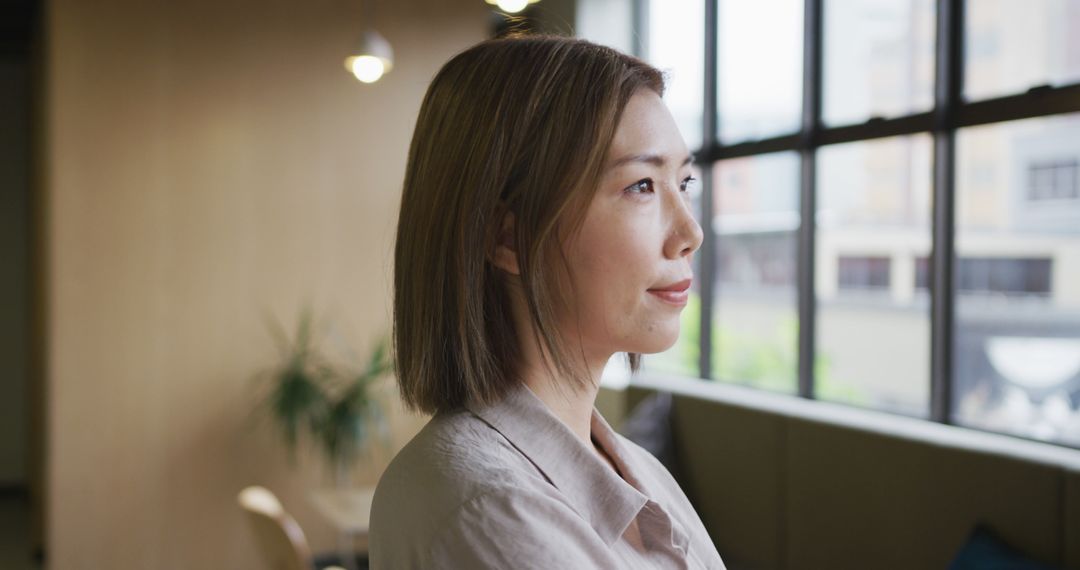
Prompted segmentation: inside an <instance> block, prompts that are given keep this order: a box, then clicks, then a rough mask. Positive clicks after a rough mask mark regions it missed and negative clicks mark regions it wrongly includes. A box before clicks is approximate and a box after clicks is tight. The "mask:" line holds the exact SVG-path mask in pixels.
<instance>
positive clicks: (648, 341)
mask: <svg viewBox="0 0 1080 570" xmlns="http://www.w3.org/2000/svg"><path fill="white" fill-rule="evenodd" d="M635 340H636V341H637V342H635V343H634V345H635V346H634V348H633V349H631V350H627V351H626V352H636V353H638V354H657V353H660V352H664V351H666V350H668V349H669V348H671V347H673V346H675V343H676V342H677V341H678V340H679V327H678V325H676V326H675V327H674V329H673V330H670V331H656V330H653V331H650V333H649V334H648V335H647V336H645V337H643V338H639V339H635Z"/></svg>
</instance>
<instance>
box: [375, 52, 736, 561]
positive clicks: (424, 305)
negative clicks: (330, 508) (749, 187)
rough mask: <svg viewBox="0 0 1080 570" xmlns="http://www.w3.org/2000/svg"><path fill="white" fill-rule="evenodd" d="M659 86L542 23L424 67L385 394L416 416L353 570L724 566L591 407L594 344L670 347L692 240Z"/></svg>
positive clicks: (666, 489) (635, 64)
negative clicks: (418, 421)
mask: <svg viewBox="0 0 1080 570" xmlns="http://www.w3.org/2000/svg"><path fill="white" fill-rule="evenodd" d="M663 89H664V83H663V78H662V76H661V74H660V73H659V72H658V71H657V70H656V69H654V68H652V67H650V66H649V65H647V64H645V63H644V62H642V61H640V60H638V59H636V58H633V57H629V56H626V55H623V54H621V53H618V52H616V51H614V50H611V49H609V48H605V47H601V46H597V45H594V44H591V43H588V42H585V41H582V40H577V39H570V38H558V37H535V36H534V37H519V38H509V39H498V40H490V41H486V42H483V43H481V44H479V45H476V46H474V47H472V48H470V49H468V50H466V51H465V52H463V53H461V54H459V55H457V56H456V57H454V58H453V59H452V60H450V61H449V62H448V63H447V64H446V65H445V66H444V67H443V68H442V70H441V71H440V72H439V73H438V74H437V75H436V77H435V79H434V80H433V82H432V84H431V86H430V87H429V89H428V92H427V95H426V97H425V99H424V102H423V105H422V107H421V110H420V115H419V118H418V119H417V124H416V130H415V132H414V134H413V139H412V146H411V148H410V151H409V159H408V166H407V168H406V175H405V185H404V193H403V196H402V204H401V214H400V218H399V222H398V235H397V246H396V251H395V276H394V289H395V298H394V328H395V331H394V339H395V345H396V358H397V365H398V368H397V371H398V375H399V387H400V390H401V395H402V398H403V399H404V401H405V403H406V404H407V405H408V406H410V407H411V408H413V409H415V410H418V411H422V412H426V413H432V414H434V417H433V418H432V419H431V421H430V422H429V423H428V424H427V425H426V426H425V427H424V429H423V430H422V431H421V432H420V433H419V434H418V435H417V436H416V437H415V438H414V439H413V440H412V441H411V442H410V443H409V444H408V445H407V446H405V448H404V449H402V451H401V452H400V453H399V454H398V455H397V457H395V458H394V460H393V462H392V463H391V465H390V466H389V467H388V469H387V471H386V473H385V474H384V475H383V477H382V479H381V481H380V482H379V486H378V489H377V491H376V495H375V502H374V504H373V507H372V518H371V536H370V554H371V556H370V560H371V565H372V567H373V568H470V569H472V568H558V569H581V568H723V562H721V560H720V556H719V554H717V552H716V549H715V547H714V546H713V544H712V542H711V540H710V539H709V536H708V534H707V533H706V531H705V528H704V526H703V525H702V523H701V520H700V519H699V517H698V516H697V514H696V513H695V512H694V510H693V508H692V507H691V506H690V503H689V502H688V501H687V499H686V496H685V495H684V494H683V492H682V491H681V490H680V489H679V487H678V485H677V484H676V483H675V481H674V480H673V479H672V478H671V476H670V474H669V473H668V472H667V471H666V470H665V469H664V467H662V466H661V465H660V463H659V462H658V461H656V460H655V459H654V458H653V457H652V456H650V455H649V454H648V453H647V452H645V451H644V450H642V449H641V448H639V447H637V446H636V445H634V444H633V443H631V442H629V441H628V440H626V439H624V438H623V437H621V436H620V435H618V434H616V433H615V432H614V431H612V429H611V428H610V427H609V426H608V424H607V422H605V421H604V419H603V418H602V417H601V416H600V415H599V414H598V413H597V412H596V411H595V409H594V407H593V404H594V401H595V399H596V393H597V391H598V389H599V378H600V374H601V371H602V370H603V368H604V365H605V364H606V363H607V361H608V359H609V358H610V357H611V356H612V355H613V354H615V353H617V352H626V353H627V354H628V355H629V358H630V362H631V366H633V367H636V366H637V364H638V360H639V358H640V357H639V355H640V354H641V353H654V352H659V351H662V350H665V349H667V348H668V347H670V346H672V344H674V342H675V340H676V338H677V336H678V332H679V314H680V312H681V311H682V309H683V307H684V306H685V304H686V300H687V294H688V288H689V286H690V280H691V277H692V273H691V257H692V255H693V253H694V251H695V250H697V248H698V247H699V246H700V245H701V240H702V234H701V228H700V227H699V226H698V224H697V222H696V221H695V220H694V217H693V213H692V211H691V208H690V202H689V199H688V197H687V189H688V187H690V185H691V184H693V182H694V179H693V177H692V176H691V170H690V155H689V153H688V152H687V148H686V144H685V143H684V142H683V139H682V137H681V135H680V134H679V132H678V129H677V128H676V126H675V123H674V121H673V119H672V118H671V114H670V113H669V111H668V110H667V108H666V107H665V106H664V104H663V102H662V101H661V99H660V96H661V95H662V93H663Z"/></svg>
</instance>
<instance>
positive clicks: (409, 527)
mask: <svg viewBox="0 0 1080 570" xmlns="http://www.w3.org/2000/svg"><path fill="white" fill-rule="evenodd" d="M592 437H593V440H594V441H595V443H596V444H597V445H598V446H599V447H600V448H601V449H603V451H604V452H605V453H606V454H607V455H608V456H609V457H610V458H611V460H612V461H613V462H614V463H615V466H616V467H617V468H618V470H619V473H621V474H622V477H620V476H619V473H616V472H615V471H613V470H612V469H611V466H610V465H608V464H607V463H605V462H604V460H603V459H601V458H600V457H599V456H598V455H597V453H596V452H595V451H594V450H593V449H590V448H589V447H588V446H587V445H586V444H585V443H584V442H582V441H581V440H580V439H579V438H578V437H576V436H575V435H574V434H573V432H571V431H570V429H569V428H568V427H566V425H565V424H563V423H562V421H560V420H559V419H558V418H556V417H555V416H554V415H553V414H552V413H551V412H550V411H549V410H548V408H547V406H546V405H545V404H544V403H543V402H542V401H541V400H540V399H539V398H537V397H536V396H535V395H534V394H533V393H532V391H531V390H529V388H528V387H526V386H525V385H520V386H518V387H517V388H515V389H514V390H512V391H511V392H510V394H509V395H508V396H507V397H506V398H504V399H503V400H502V401H501V402H499V403H498V404H495V405H493V406H490V407H476V406H467V407H466V408H465V409H461V410H457V411H453V412H448V413H443V414H437V415H436V416H435V417H433V418H432V420H431V421H430V422H429V423H428V424H427V425H426V426H425V427H424V429H423V430H421V431H420V433H419V434H417V436H416V437H415V438H413V440H412V441H410V442H409V444H408V445H406V446H405V448H404V449H402V450H401V452H400V453H398V455H397V457H395V458H394V460H393V461H392V462H391V463H390V466H389V467H388V468H387V470H386V473H384V474H383V476H382V479H381V480H380V481H379V485H378V488H377V489H376V491H375V499H374V503H373V504H372V510H371V534H370V537H369V538H370V541H369V549H370V564H371V568H372V569H375V570H381V569H397V568H467V569H483V568H500V569H502V568H553V569H589V568H603V569H609V568H610V569H615V568H618V569H622V568H628V569H629V568H688V569H689V568H714V569H722V568H724V563H723V561H721V559H720V555H719V554H718V553H717V551H716V547H715V546H714V545H713V543H712V540H710V538H709V535H708V534H707V533H706V531H705V527H704V525H702V523H701V519H700V518H699V517H698V515H697V513H696V512H694V509H693V507H692V506H691V505H690V502H689V501H688V500H687V499H686V495H685V494H684V493H683V492H682V490H681V489H680V488H679V486H678V484H677V483H675V480H674V479H672V477H671V475H670V474H669V473H668V471H667V469H665V468H664V467H663V465H661V464H660V462H659V461H657V460H656V459H655V458H654V457H653V456H652V455H650V454H649V453H648V452H646V451H645V450H643V449H642V448H640V447H638V446H637V445H636V444H634V443H633V442H631V441H629V440H627V439H626V438H624V437H623V436H621V435H619V434H617V433H615V431H613V430H612V429H611V427H610V426H608V424H607V422H606V421H604V418H603V417H601V416H600V414H599V413H598V412H597V411H596V410H595V409H594V410H593V414H592ZM632 523H636V524H632Z"/></svg>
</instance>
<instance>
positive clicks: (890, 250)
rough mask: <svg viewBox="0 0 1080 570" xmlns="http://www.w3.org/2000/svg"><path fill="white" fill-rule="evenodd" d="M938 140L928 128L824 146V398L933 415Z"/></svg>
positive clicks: (820, 289)
mask: <svg viewBox="0 0 1080 570" xmlns="http://www.w3.org/2000/svg"><path fill="white" fill-rule="evenodd" d="M931 146H932V145H931V140H930V136H929V135H925V134H922V135H914V136H909V137H898V138H890V139H881V140H875V141H869V142H857V143H849V144H842V145H833V146H826V147H823V148H822V149H821V150H820V151H819V152H818V163H817V169H818V170H817V191H818V204H817V208H818V209H817V221H818V229H817V240H816V248H817V251H816V256H817V259H816V264H817V265H816V267H815V273H816V275H815V279H816V281H817V282H816V287H817V354H816V355H815V359H814V366H815V370H814V372H815V392H816V393H815V396H816V397H817V398H819V399H822V400H832V401H838V402H845V403H849V404H855V405H858V406H863V407H867V408H876V409H882V410H888V411H893V412H898V413H902V414H907V415H912V416H918V417H926V416H927V415H928V412H929V393H930V306H929V299H928V295H927V293H926V290H925V289H922V290H920V289H919V288H918V287H917V284H918V282H919V278H920V277H919V276H920V273H925V271H926V270H925V267H926V262H925V261H923V262H922V263H921V264H920V259H925V258H926V257H927V256H928V255H929V252H930V212H931V203H930V202H931V200H930V187H931V186H930V179H931ZM920 265H922V267H923V270H922V272H920Z"/></svg>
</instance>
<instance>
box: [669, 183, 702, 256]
mask: <svg viewBox="0 0 1080 570" xmlns="http://www.w3.org/2000/svg"><path fill="white" fill-rule="evenodd" d="M670 203H671V206H672V207H671V208H670V212H671V222H670V228H671V229H670V231H669V232H668V237H667V240H666V241H665V244H664V255H665V256H667V257H669V258H671V259H677V258H680V257H687V256H689V255H691V254H693V253H694V252H695V251H697V250H698V248H699V247H701V242H702V240H703V239H704V238H705V234H704V233H702V231H701V225H700V224H698V222H697V219H696V218H695V217H694V212H693V209H692V206H691V203H690V200H688V199H687V198H686V197H685V196H684V195H683V194H682V193H679V194H678V195H677V196H675V197H674V199H673V200H672V201H671V202H670Z"/></svg>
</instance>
